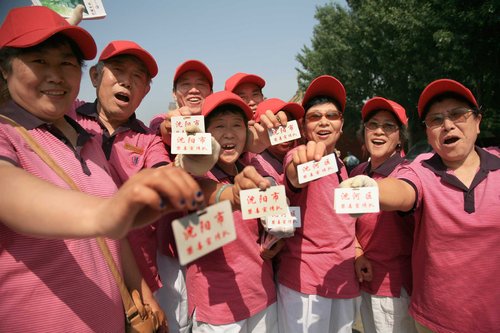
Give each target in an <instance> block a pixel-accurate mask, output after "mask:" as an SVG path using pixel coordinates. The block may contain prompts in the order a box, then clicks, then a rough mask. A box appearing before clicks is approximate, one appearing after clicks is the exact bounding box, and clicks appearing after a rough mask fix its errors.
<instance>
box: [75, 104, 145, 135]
mask: <svg viewBox="0 0 500 333" xmlns="http://www.w3.org/2000/svg"><path fill="white" fill-rule="evenodd" d="M76 112H77V113H78V114H80V115H82V116H85V117H89V118H93V119H94V120H95V121H97V122H98V123H101V121H100V120H99V113H98V112H97V99H96V100H95V101H94V102H93V103H85V104H83V105H81V106H80V107H78V108H77V109H76ZM127 130H132V131H134V132H137V133H142V134H146V133H147V130H146V128H144V126H143V125H142V124H141V122H140V121H139V120H138V119H137V117H136V115H135V113H134V114H132V115H131V116H130V117H129V118H128V120H127V121H126V122H125V123H124V124H122V125H120V127H119V128H118V129H117V130H116V131H115V133H119V132H124V131H127Z"/></svg>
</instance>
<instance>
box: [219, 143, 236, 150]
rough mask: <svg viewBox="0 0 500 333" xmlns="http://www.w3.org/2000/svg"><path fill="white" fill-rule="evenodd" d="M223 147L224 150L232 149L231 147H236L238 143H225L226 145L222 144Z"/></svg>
mask: <svg viewBox="0 0 500 333" xmlns="http://www.w3.org/2000/svg"><path fill="white" fill-rule="evenodd" d="M221 148H222V149H224V150H231V149H234V148H236V145H235V144H224V145H221Z"/></svg>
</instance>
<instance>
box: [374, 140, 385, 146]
mask: <svg viewBox="0 0 500 333" xmlns="http://www.w3.org/2000/svg"><path fill="white" fill-rule="evenodd" d="M372 144H373V145H375V146H382V145H384V144H385V141H384V140H372Z"/></svg>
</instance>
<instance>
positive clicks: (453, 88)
mask: <svg viewBox="0 0 500 333" xmlns="http://www.w3.org/2000/svg"><path fill="white" fill-rule="evenodd" d="M446 92H452V93H455V94H458V95H460V96H463V97H464V98H465V99H467V100H468V101H469V102H470V103H471V104H472V105H474V106H475V107H477V108H479V105H478V103H477V101H476V98H475V97H474V95H473V94H472V92H471V91H470V90H469V89H468V88H467V87H465V86H464V85H462V84H461V83H459V82H457V81H454V80H450V79H440V80H436V81H433V82H431V83H430V84H429V85H427V87H425V89H424V91H423V92H422V94H421V95H420V98H419V99H418V115H419V117H420V118H422V116H423V112H424V109H425V108H426V107H427V104H428V103H429V102H430V101H431V100H432V99H433V98H434V97H435V96H438V95H441V94H444V93H446Z"/></svg>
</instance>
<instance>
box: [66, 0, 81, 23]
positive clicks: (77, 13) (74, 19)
mask: <svg viewBox="0 0 500 333" xmlns="http://www.w3.org/2000/svg"><path fill="white" fill-rule="evenodd" d="M84 9H85V7H84V6H83V5H82V4H79V5H77V6H76V7H75V8H74V9H73V11H72V12H71V16H70V17H69V18H67V19H66V21H68V23H69V24H71V25H78V24H79V23H80V22H81V21H82V19H83V10H84Z"/></svg>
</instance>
